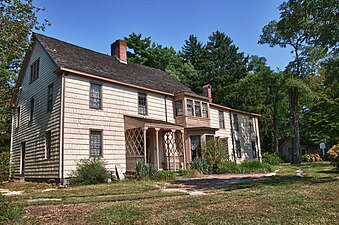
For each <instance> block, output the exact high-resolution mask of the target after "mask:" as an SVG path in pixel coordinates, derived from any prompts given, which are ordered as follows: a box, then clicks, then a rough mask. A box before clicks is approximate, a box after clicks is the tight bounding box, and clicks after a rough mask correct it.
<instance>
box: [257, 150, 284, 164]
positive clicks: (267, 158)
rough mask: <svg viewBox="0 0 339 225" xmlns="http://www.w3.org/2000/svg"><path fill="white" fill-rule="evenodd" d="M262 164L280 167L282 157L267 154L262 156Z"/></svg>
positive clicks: (276, 154)
mask: <svg viewBox="0 0 339 225" xmlns="http://www.w3.org/2000/svg"><path fill="white" fill-rule="evenodd" d="M262 162H263V163H267V164H270V165H278V164H279V163H281V162H282V160H281V158H280V156H279V154H278V153H276V152H274V153H270V152H265V153H264V154H262Z"/></svg>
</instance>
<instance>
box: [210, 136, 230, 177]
mask: <svg viewBox="0 0 339 225" xmlns="http://www.w3.org/2000/svg"><path fill="white" fill-rule="evenodd" d="M225 149H226V146H225V144H224V143H222V142H218V141H216V140H210V141H208V142H207V143H206V148H205V160H206V163H207V166H208V171H209V172H212V173H217V170H218V165H219V164H221V163H224V162H226V161H228V158H229V157H228V154H226V152H225Z"/></svg>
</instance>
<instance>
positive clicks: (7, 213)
mask: <svg viewBox="0 0 339 225" xmlns="http://www.w3.org/2000/svg"><path fill="white" fill-rule="evenodd" d="M22 213H23V209H22V208H21V207H18V206H13V205H11V204H10V203H9V202H8V201H7V200H6V199H5V197H4V196H2V195H1V193H0V224H13V223H11V222H14V221H16V222H18V221H17V218H18V217H19V216H20V215H21V214H22Z"/></svg>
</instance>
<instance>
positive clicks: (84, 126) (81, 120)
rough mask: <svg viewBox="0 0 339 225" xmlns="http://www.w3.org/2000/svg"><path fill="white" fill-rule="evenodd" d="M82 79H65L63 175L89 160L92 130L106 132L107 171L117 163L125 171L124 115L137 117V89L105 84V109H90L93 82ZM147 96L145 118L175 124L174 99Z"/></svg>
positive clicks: (104, 144) (154, 95) (67, 77)
mask: <svg viewBox="0 0 339 225" xmlns="http://www.w3.org/2000/svg"><path fill="white" fill-rule="evenodd" d="M91 82H93V83H97V82H95V81H92V80H88V79H86V78H83V77H78V76H74V75H68V76H66V77H65V102H64V104H65V107H64V176H65V177H68V176H69V174H70V173H71V171H72V170H74V169H75V168H76V162H77V161H79V160H80V159H86V158H89V130H90V129H102V130H103V158H104V160H105V161H106V162H107V168H108V169H109V170H114V166H115V165H116V164H120V165H121V166H122V168H123V169H124V170H125V169H126V158H125V133H124V115H130V116H140V115H138V90H136V89H132V88H128V87H124V86H118V85H114V84H110V83H101V84H102V106H103V107H102V109H101V110H96V109H90V108H89V90H90V83H91ZM146 94H147V103H148V115H147V116H145V117H146V118H151V119H156V120H162V121H166V113H165V101H166V104H167V105H166V107H167V121H168V122H172V123H174V117H173V103H172V101H173V99H172V98H171V97H167V98H166V99H165V98H164V96H162V95H159V94H154V93H146Z"/></svg>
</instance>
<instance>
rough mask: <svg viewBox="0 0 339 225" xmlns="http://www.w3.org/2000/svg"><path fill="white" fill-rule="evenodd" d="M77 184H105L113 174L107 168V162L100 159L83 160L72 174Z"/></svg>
mask: <svg viewBox="0 0 339 225" xmlns="http://www.w3.org/2000/svg"><path fill="white" fill-rule="evenodd" d="M71 177H73V178H72V181H73V182H74V183H75V184H98V183H105V182H106V181H107V179H108V178H112V176H111V174H110V173H109V172H108V171H107V170H106V168H105V161H104V160H102V159H100V158H90V159H82V160H80V162H79V163H77V169H76V170H75V171H73V172H72V173H71Z"/></svg>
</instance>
